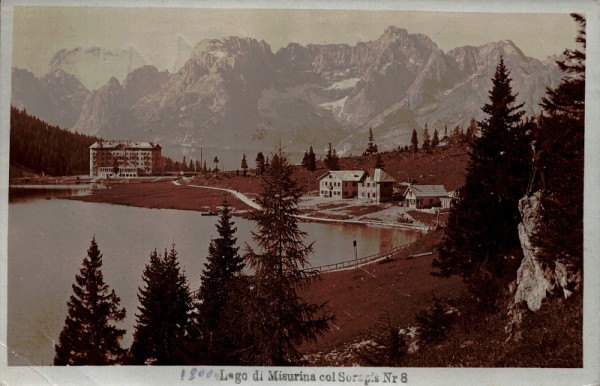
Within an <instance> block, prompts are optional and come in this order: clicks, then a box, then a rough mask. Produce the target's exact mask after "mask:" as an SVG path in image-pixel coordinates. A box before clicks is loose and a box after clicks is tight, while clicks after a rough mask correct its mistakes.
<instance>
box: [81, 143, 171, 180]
mask: <svg viewBox="0 0 600 386" xmlns="http://www.w3.org/2000/svg"><path fill="white" fill-rule="evenodd" d="M161 150H162V148H161V147H160V145H159V144H154V143H152V142H139V141H99V142H96V143H94V144H93V145H92V146H90V176H92V177H101V178H113V177H138V176H142V175H152V174H156V173H158V172H159V171H160V160H161Z"/></svg>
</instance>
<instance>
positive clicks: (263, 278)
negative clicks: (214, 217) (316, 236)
mask: <svg viewBox="0 0 600 386" xmlns="http://www.w3.org/2000/svg"><path fill="white" fill-rule="evenodd" d="M292 171H293V169H292V165H290V164H289V162H288V160H287V158H286V156H285V155H284V154H283V152H282V151H281V149H279V151H278V153H276V154H274V155H273V158H272V161H271V166H270V167H269V168H268V170H267V172H266V173H265V175H264V177H263V189H264V192H263V193H262V195H261V196H260V198H259V199H258V203H259V204H260V206H261V209H259V210H257V211H255V212H253V214H252V219H253V220H254V221H256V223H257V231H256V232H252V236H253V238H254V240H255V242H256V244H257V245H258V248H259V251H255V250H254V249H252V248H250V247H247V253H246V259H247V261H248V264H249V266H250V267H251V268H252V269H254V272H255V273H254V277H253V280H252V287H253V291H252V294H251V297H250V301H251V302H252V305H251V307H252V311H251V313H250V325H251V330H252V332H253V334H254V336H255V338H256V343H255V346H254V348H253V351H252V357H251V360H250V361H251V363H253V364H255V365H289V364H294V363H298V361H299V359H300V353H299V352H298V345H300V344H301V343H302V342H304V341H312V340H314V339H316V337H317V336H318V335H321V334H323V333H325V331H327V329H328V321H329V320H330V319H331V318H332V316H331V315H327V314H326V313H325V312H324V309H323V307H324V305H316V304H309V303H306V302H305V301H304V300H302V299H301V298H300V296H299V294H298V292H299V291H300V290H302V289H306V288H307V287H308V285H309V284H310V283H311V281H312V280H315V279H317V278H318V277H319V276H318V275H319V274H318V272H317V271H315V270H311V269H309V268H308V261H307V259H308V256H309V254H310V253H312V243H311V244H308V245H306V244H305V243H304V238H305V237H306V234H305V232H303V231H301V230H300V229H299V227H298V219H297V218H296V217H295V216H296V215H297V214H298V213H299V212H298V202H299V200H300V197H301V195H302V189H301V188H300V187H298V185H297V183H296V181H295V180H293V179H292Z"/></svg>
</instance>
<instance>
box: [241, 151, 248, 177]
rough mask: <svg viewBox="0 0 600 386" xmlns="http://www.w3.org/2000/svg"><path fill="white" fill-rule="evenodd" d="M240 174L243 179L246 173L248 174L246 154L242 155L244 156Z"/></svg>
mask: <svg viewBox="0 0 600 386" xmlns="http://www.w3.org/2000/svg"><path fill="white" fill-rule="evenodd" d="M241 168H242V174H243V176H244V177H246V173H247V172H248V161H246V153H244V155H243V156H242V165H241Z"/></svg>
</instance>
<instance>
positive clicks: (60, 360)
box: [54, 238, 125, 366]
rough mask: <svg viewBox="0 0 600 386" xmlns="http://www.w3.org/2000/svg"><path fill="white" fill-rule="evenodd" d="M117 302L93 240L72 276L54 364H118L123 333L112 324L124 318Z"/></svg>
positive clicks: (121, 349)
mask: <svg viewBox="0 0 600 386" xmlns="http://www.w3.org/2000/svg"><path fill="white" fill-rule="evenodd" d="M119 303H120V299H119V297H118V296H117V295H116V294H115V291H114V290H112V291H109V288H108V285H107V284H106V283H104V278H103V276H102V254H101V253H100V249H98V244H97V243H96V239H95V238H92V242H91V244H90V248H89V249H88V251H87V257H86V258H84V259H83V267H82V268H81V271H80V273H79V274H78V275H76V276H75V284H73V295H71V297H70V299H69V301H68V303H67V306H68V315H67V318H66V320H65V326H64V328H63V330H62V332H61V333H60V337H59V339H58V344H57V345H56V346H55V351H56V356H55V357H54V364H55V365H71V366H73V365H79V366H84V365H85V366H101V365H112V364H116V363H121V361H122V359H123V355H124V354H125V350H124V349H123V348H121V345H120V341H121V339H122V338H123V336H124V335H125V330H123V329H119V328H117V327H115V326H114V325H113V323H115V322H121V321H122V320H123V319H124V318H125V308H119Z"/></svg>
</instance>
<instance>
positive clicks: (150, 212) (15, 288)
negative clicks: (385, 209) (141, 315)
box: [8, 189, 419, 365]
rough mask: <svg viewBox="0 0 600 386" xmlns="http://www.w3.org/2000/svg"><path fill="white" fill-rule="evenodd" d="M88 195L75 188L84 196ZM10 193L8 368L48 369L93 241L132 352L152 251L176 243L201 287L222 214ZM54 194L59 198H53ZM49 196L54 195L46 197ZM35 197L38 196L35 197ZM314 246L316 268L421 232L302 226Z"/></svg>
mask: <svg viewBox="0 0 600 386" xmlns="http://www.w3.org/2000/svg"><path fill="white" fill-rule="evenodd" d="M83 192H84V190H79V191H74V192H72V193H74V194H82V193H83ZM20 193H21V191H20V190H19V191H17V192H15V191H13V189H11V192H10V194H11V200H10V205H9V227H8V345H9V354H8V363H9V365H29V364H33V365H49V364H52V360H53V358H54V343H55V340H57V339H58V336H59V334H60V331H61V330H62V327H63V324H64V320H65V316H66V314H67V300H68V298H69V296H70V295H71V294H72V289H71V285H72V284H73V282H74V280H75V275H76V274H78V273H79V270H80V268H81V265H82V260H83V258H84V257H85V256H86V253H87V249H88V247H89V245H90V241H91V238H92V237H93V236H95V237H96V241H97V242H98V246H99V248H100V250H101V252H102V254H103V274H104V280H105V281H106V283H107V284H108V285H109V287H110V288H112V289H114V290H115V291H116V293H117V295H118V296H119V297H120V298H121V306H124V307H125V308H126V309H127V318H126V320H125V322H124V324H123V325H122V326H123V327H124V328H126V329H127V331H128V333H127V336H126V337H125V339H124V341H123V342H122V345H123V346H124V347H129V345H130V344H131V334H132V332H133V326H134V324H135V313H136V312H137V306H138V300H137V292H138V286H141V285H142V284H143V282H142V272H143V269H144V266H145V265H146V264H147V263H148V260H149V255H150V252H151V251H153V250H154V249H157V250H159V251H162V250H164V249H165V248H170V246H171V243H175V248H176V250H177V252H178V254H179V259H180V265H181V267H182V268H183V269H184V270H185V273H186V275H187V278H188V280H189V282H190V287H191V289H192V290H196V289H198V287H199V285H200V275H201V272H202V269H203V268H204V263H205V262H206V255H207V252H208V245H209V242H210V239H211V237H216V236H217V232H216V228H215V224H216V222H217V221H218V217H216V216H215V217H207V216H201V215H200V214H199V213H198V212H192V211H181V210H171V209H145V208H134V207H127V206H120V205H110V204H96V203H85V202H81V201H72V200H66V199H56V198H53V199H43V198H42V199H40V194H37V195H34V196H32V195H31V194H29V195H28V196H27V199H26V200H22V199H16V197H17V196H20ZM52 195H54V196H55V194H54V193H53V194H52ZM42 197H48V196H46V195H42ZM34 198H35V199H34ZM234 222H235V224H236V226H237V237H238V245H239V246H242V248H241V250H240V252H243V245H244V243H245V242H248V243H249V244H250V245H253V243H252V239H251V233H250V232H251V231H252V230H255V226H254V223H253V222H250V221H247V220H244V219H241V218H236V217H234ZM300 227H301V229H302V230H304V231H305V232H307V233H308V236H307V239H306V241H307V242H312V241H314V242H315V244H314V253H313V255H312V256H311V257H310V262H311V264H312V265H313V266H320V265H325V264H329V263H335V262H339V261H343V260H349V259H352V258H353V257H354V249H353V246H352V241H353V240H357V244H358V256H359V257H361V256H366V255H369V254H373V253H377V252H379V250H380V249H389V248H392V247H394V246H399V245H404V244H407V243H411V242H413V241H414V240H416V239H417V238H418V236H419V233H417V232H410V231H403V230H397V229H384V228H373V227H366V226H342V225H330V224H319V223H301V224H300Z"/></svg>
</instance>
